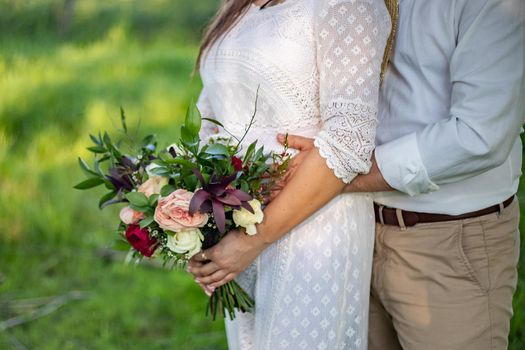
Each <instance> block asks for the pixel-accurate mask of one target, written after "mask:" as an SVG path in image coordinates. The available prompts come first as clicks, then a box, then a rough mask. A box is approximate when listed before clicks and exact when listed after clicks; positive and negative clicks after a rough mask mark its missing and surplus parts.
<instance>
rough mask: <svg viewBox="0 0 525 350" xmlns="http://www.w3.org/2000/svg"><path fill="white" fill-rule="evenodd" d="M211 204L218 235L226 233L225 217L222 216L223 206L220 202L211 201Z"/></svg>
mask: <svg viewBox="0 0 525 350" xmlns="http://www.w3.org/2000/svg"><path fill="white" fill-rule="evenodd" d="M211 204H212V206H213V217H214V218H215V223H216V224H217V228H218V229H219V232H220V233H224V232H225V231H226V215H225V214H224V206H223V205H222V203H221V202H219V201H216V200H212V202H211Z"/></svg>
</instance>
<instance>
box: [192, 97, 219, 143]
mask: <svg viewBox="0 0 525 350" xmlns="http://www.w3.org/2000/svg"><path fill="white" fill-rule="evenodd" d="M197 109H198V110H199V112H200V113H201V116H202V117H203V118H213V110H212V107H211V104H210V100H209V99H208V95H207V94H206V89H204V88H203V89H202V91H201V93H200V95H199V99H198V100H197ZM217 132H218V129H217V126H216V125H215V124H213V123H210V122H209V121H207V120H203V121H202V127H201V131H200V133H199V135H200V139H201V140H207V139H208V138H209V137H210V136H212V135H214V134H216V133H217Z"/></svg>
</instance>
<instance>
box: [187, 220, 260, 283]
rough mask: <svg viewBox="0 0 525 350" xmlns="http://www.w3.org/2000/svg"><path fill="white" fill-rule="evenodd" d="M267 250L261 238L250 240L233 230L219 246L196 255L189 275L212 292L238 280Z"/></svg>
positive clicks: (192, 260)
mask: <svg viewBox="0 0 525 350" xmlns="http://www.w3.org/2000/svg"><path fill="white" fill-rule="evenodd" d="M266 247H267V244H266V243H265V242H263V241H262V239H260V237H258V235H253V236H248V235H246V234H245V233H243V232H240V231H239V230H233V231H230V232H229V233H228V234H227V235H226V236H224V238H223V239H222V240H221V241H220V242H219V243H218V244H217V245H215V246H213V247H212V248H210V249H207V250H205V251H204V252H202V253H198V254H196V255H194V256H193V257H192V258H191V259H190V262H189V264H188V271H189V272H190V273H191V274H193V276H195V278H196V281H197V283H199V284H202V285H204V286H205V287H207V288H208V290H212V291H213V290H214V289H215V288H217V287H220V286H222V285H223V284H226V283H228V282H229V281H231V280H233V279H234V278H235V277H237V276H238V275H239V274H240V273H241V272H242V271H244V270H245V269H246V268H247V267H248V265H250V264H251V263H252V262H253V261H254V260H255V258H257V256H259V254H260V253H261V252H262V251H263V250H264V249H265V248H266ZM203 289H204V288H203Z"/></svg>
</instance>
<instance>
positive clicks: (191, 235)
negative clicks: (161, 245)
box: [166, 228, 204, 258]
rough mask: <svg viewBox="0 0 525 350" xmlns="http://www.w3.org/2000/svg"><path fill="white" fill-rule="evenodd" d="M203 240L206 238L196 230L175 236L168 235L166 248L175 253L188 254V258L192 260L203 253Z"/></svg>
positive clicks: (182, 232)
mask: <svg viewBox="0 0 525 350" xmlns="http://www.w3.org/2000/svg"><path fill="white" fill-rule="evenodd" d="M203 240H204V236H203V235H202V233H201V231H200V230H199V229H198V228H196V229H191V230H186V231H181V232H177V233H175V234H174V235H173V236H172V235H168V243H167V244H166V246H167V247H168V248H169V249H170V250H171V251H173V252H175V253H179V254H184V253H187V255H188V257H189V258H191V257H192V256H194V255H195V254H197V253H198V252H200V251H201V248H202V241H203Z"/></svg>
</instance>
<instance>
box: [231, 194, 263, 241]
mask: <svg viewBox="0 0 525 350" xmlns="http://www.w3.org/2000/svg"><path fill="white" fill-rule="evenodd" d="M248 203H249V204H250V205H251V207H252V209H253V214H252V213H250V212H249V211H248V210H246V209H244V208H241V209H240V210H234V211H233V222H235V224H236V225H238V226H241V227H244V228H245V229H246V233H247V234H248V235H250V236H253V235H254V234H256V233H257V229H256V228H255V224H260V223H261V222H262V221H263V218H264V213H263V211H262V209H261V202H259V201H258V200H257V199H252V200H251V201H249V202H248Z"/></svg>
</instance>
